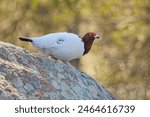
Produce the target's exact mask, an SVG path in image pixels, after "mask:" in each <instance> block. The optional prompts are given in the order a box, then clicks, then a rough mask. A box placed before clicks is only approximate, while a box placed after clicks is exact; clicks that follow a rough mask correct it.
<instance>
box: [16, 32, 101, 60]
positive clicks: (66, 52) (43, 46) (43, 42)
mask: <svg viewBox="0 0 150 117" xmlns="http://www.w3.org/2000/svg"><path fill="white" fill-rule="evenodd" d="M96 38H99V36H98V35H97V34H96V33H94V32H88V33H87V34H85V35H84V37H83V38H80V37H79V36H78V35H76V34H73V33H67V32H59V33H51V34H47V35H44V36H40V37H32V38H28V37H19V39H20V40H21V41H27V42H31V43H32V44H33V46H35V47H36V48H38V49H40V50H41V51H43V53H45V54H46V55H50V56H51V57H52V58H54V59H59V60H61V61H63V62H65V63H68V62H69V61H70V60H73V59H77V58H80V57H82V56H83V55H85V54H87V53H88V52H89V51H90V49H91V47H92V44H93V41H94V40H95V39H96Z"/></svg>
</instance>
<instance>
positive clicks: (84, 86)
mask: <svg viewBox="0 0 150 117" xmlns="http://www.w3.org/2000/svg"><path fill="white" fill-rule="evenodd" d="M0 99H6V100H7V99H32V100H36V99H37V100H38V99H47V100H65V99H77V100H79V99H80V100H81V99H85V100H104V99H115V97H114V96H113V95H112V94H111V93H109V92H108V91H107V90H106V89H105V88H104V87H103V86H102V85H101V84H98V83H97V82H96V81H95V80H94V79H92V78H91V77H89V76H88V75H86V74H85V73H82V72H80V71H79V70H78V69H76V68H74V67H73V66H71V65H66V64H64V63H62V62H60V61H59V62H57V63H54V62H53V61H52V60H51V59H50V58H48V57H46V56H44V55H39V54H36V53H32V52H29V51H27V50H26V49H23V48H21V47H17V46H15V45H12V44H9V43H4V42H0Z"/></svg>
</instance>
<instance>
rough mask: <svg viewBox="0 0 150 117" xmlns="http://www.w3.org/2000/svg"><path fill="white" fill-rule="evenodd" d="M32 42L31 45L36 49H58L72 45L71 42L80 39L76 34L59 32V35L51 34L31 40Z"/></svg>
mask: <svg viewBox="0 0 150 117" xmlns="http://www.w3.org/2000/svg"><path fill="white" fill-rule="evenodd" d="M31 39H32V40H33V45H35V46H36V47H38V48H41V49H42V48H46V49H50V48H58V47H63V46H67V45H69V44H73V42H72V40H76V39H80V38H79V37H78V36H77V35H76V34H73V33H67V32H61V33H51V34H47V35H44V36H41V37H34V38H31Z"/></svg>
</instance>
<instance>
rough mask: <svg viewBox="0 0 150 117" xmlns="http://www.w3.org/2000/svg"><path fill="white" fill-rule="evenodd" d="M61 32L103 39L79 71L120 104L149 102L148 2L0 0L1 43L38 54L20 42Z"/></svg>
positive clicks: (94, 46) (149, 20)
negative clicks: (22, 39) (135, 101)
mask: <svg viewBox="0 0 150 117" xmlns="http://www.w3.org/2000/svg"><path fill="white" fill-rule="evenodd" d="M60 31H65V32H73V33H76V34H79V35H81V37H82V36H83V35H84V34H85V33H86V32H89V31H92V32H96V33H97V34H99V35H100V36H101V38H102V40H99V41H96V42H95V43H94V45H93V48H92V50H91V51H90V53H89V54H87V55H86V56H84V57H82V58H81V59H80V60H78V61H76V63H75V64H76V66H78V69H80V70H81V71H84V72H86V73H87V74H88V75H90V76H91V77H93V78H95V79H96V80H97V81H98V82H99V83H100V84H102V85H103V86H104V87H106V88H107V89H108V90H109V91H110V92H111V93H112V94H113V95H115V96H116V97H117V98H118V99H150V1H149V0H0V40H1V41H5V42H9V43H12V44H15V45H18V46H21V47H25V48H27V49H29V50H32V51H35V49H34V48H33V47H32V46H31V45H30V44H28V43H22V42H20V41H19V40H18V37H19V36H26V37H33V36H40V35H44V34H47V33H53V32H60Z"/></svg>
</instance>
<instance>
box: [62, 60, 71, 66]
mask: <svg viewBox="0 0 150 117" xmlns="http://www.w3.org/2000/svg"><path fill="white" fill-rule="evenodd" d="M63 63H65V64H66V65H71V64H70V63H69V61H63Z"/></svg>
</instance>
